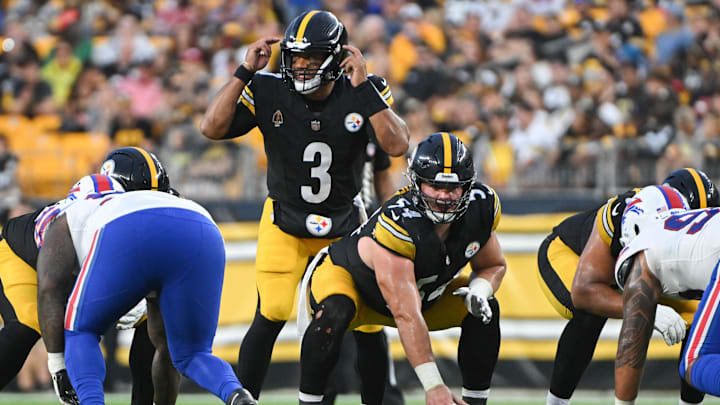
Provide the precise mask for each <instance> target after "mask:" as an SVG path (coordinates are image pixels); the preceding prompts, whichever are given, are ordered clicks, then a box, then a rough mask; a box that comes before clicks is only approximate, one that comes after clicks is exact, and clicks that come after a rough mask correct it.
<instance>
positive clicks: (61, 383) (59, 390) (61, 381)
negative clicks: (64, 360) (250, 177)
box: [52, 369, 80, 405]
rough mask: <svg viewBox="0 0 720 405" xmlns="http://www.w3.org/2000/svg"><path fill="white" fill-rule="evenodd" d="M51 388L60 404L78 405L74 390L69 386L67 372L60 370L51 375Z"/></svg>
mask: <svg viewBox="0 0 720 405" xmlns="http://www.w3.org/2000/svg"><path fill="white" fill-rule="evenodd" d="M52 381H53V388H55V395H57V397H58V399H59V400H60V403H61V404H65V405H80V401H79V400H78V397H77V394H75V389H74V388H73V387H72V384H70V377H69V376H68V373H67V370H65V369H63V370H60V371H58V372H56V373H54V374H53V375H52Z"/></svg>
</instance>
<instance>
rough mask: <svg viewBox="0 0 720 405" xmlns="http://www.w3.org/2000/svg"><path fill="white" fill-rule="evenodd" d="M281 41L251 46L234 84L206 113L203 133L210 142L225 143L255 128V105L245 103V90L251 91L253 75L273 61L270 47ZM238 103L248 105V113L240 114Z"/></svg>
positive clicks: (229, 84)
mask: <svg viewBox="0 0 720 405" xmlns="http://www.w3.org/2000/svg"><path fill="white" fill-rule="evenodd" d="M278 41H279V39H278V38H271V37H268V38H262V39H260V40H257V41H255V42H254V43H252V44H250V46H249V47H248V51H247V55H246V56H245V61H244V62H243V63H242V64H241V65H240V66H239V67H238V69H237V70H236V71H235V74H234V75H233V77H232V78H231V79H230V81H229V82H228V83H227V84H225V86H223V87H222V89H220V91H219V92H218V93H217V94H216V95H215V97H214V98H213V100H212V102H210V106H209V107H208V109H207V111H205V115H203V119H202V122H201V123H200V132H202V134H203V135H205V136H206V137H207V138H210V139H225V138H228V137H230V136H229V135H235V136H237V135H242V134H244V133H246V132H247V131H249V130H251V129H252V128H253V127H254V126H255V123H254V121H255V114H254V110H255V106H254V104H253V105H252V107H250V106H248V105H247V104H246V103H250V101H249V100H246V99H245V98H242V99H241V96H243V97H244V96H245V94H244V90H245V91H247V87H246V86H247V85H248V84H249V83H250V80H251V79H252V76H253V74H254V73H255V72H257V71H258V70H260V69H262V68H264V67H265V66H266V65H267V63H268V61H269V60H270V54H271V51H270V45H272V44H274V43H276V42H278ZM250 94H252V92H251V93H250ZM238 99H240V101H241V102H242V103H243V104H246V106H247V107H248V111H247V112H246V111H240V112H239V114H236V110H237V108H238V106H237V105H238ZM241 108H242V107H241ZM250 113H252V114H250ZM243 130H244V131H243ZM241 131H242V132H241Z"/></svg>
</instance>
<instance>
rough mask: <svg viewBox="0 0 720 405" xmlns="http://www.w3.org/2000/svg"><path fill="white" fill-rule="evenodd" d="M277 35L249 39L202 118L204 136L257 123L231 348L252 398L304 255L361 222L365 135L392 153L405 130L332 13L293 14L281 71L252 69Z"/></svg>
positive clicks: (377, 353) (373, 378) (379, 358)
mask: <svg viewBox="0 0 720 405" xmlns="http://www.w3.org/2000/svg"><path fill="white" fill-rule="evenodd" d="M278 41H279V39H277V38H263V39H261V40H259V41H257V42H255V43H253V44H251V45H250V46H249V48H248V52H247V56H246V59H245V61H244V62H243V63H242V64H241V65H240V66H239V67H238V69H237V70H236V71H235V74H234V77H233V78H232V79H231V80H230V82H229V83H227V84H226V85H225V86H224V87H223V88H222V89H221V90H220V92H218V94H217V95H216V96H215V98H214V100H213V101H212V103H211V104H210V107H209V108H208V110H207V112H206V113H205V116H204V117H203V122H202V124H201V130H202V133H203V134H204V135H205V136H206V137H208V138H210V139H230V138H234V137H237V136H241V135H243V134H245V133H247V132H248V131H250V130H251V129H252V128H254V127H256V126H257V127H258V128H259V129H260V130H261V131H262V134H263V137H264V143H265V153H266V155H267V160H268V169H267V182H268V189H269V197H268V199H267V200H266V202H265V205H264V208H263V213H262V218H261V220H260V229H259V234H258V247H257V255H256V281H257V290H258V306H257V310H256V313H255V318H254V320H253V323H252V324H251V326H250V329H249V330H248V332H247V334H246V335H245V337H244V339H243V342H242V345H241V346H240V353H239V356H238V375H239V377H240V379H241V380H242V381H243V383H244V384H245V386H246V387H247V388H248V390H250V392H251V393H252V394H253V396H254V397H255V398H259V395H260V391H261V389H262V384H263V381H264V379H265V375H266V373H267V368H268V365H269V363H270V357H271V354H272V349H273V346H274V344H275V340H276V339H277V336H278V334H279V333H280V330H281V329H282V327H283V325H284V324H285V322H286V321H287V320H288V318H289V317H290V312H291V310H292V307H293V301H294V297H295V294H296V289H297V285H298V283H299V281H300V279H301V278H302V275H303V272H304V271H305V268H306V266H307V264H308V261H309V259H310V258H311V257H312V256H314V255H315V254H317V252H318V251H319V250H320V249H321V248H323V247H325V246H327V245H328V244H329V243H330V242H332V241H333V240H336V239H337V238H338V237H340V236H341V235H344V234H347V233H349V232H350V231H352V229H354V228H355V227H356V226H357V224H358V223H359V222H360V221H359V217H358V212H357V210H356V209H355V207H354V206H353V204H352V201H353V198H354V197H355V196H356V195H357V194H358V192H359V191H360V188H361V186H362V169H363V163H364V156H365V149H366V145H367V144H368V142H369V141H370V139H371V137H373V136H374V137H375V138H376V139H377V143H378V145H379V146H380V147H381V148H382V149H383V150H384V151H385V152H387V153H388V154H389V155H391V156H400V155H402V154H404V153H405V152H406V151H407V148H408V139H409V133H408V129H407V126H406V125H405V122H404V121H403V120H402V119H401V118H400V117H399V116H397V115H396V114H395V113H394V112H393V111H392V110H391V109H390V105H392V102H393V98H392V92H391V91H390V88H389V87H388V85H387V83H386V82H385V80H384V79H382V78H380V77H377V76H372V75H368V74H367V70H366V67H365V60H364V59H363V57H362V54H361V53H360V51H359V50H358V49H357V48H355V47H353V46H350V45H348V44H347V31H346V30H345V27H344V26H343V25H342V23H341V22H340V21H339V20H338V19H337V18H336V17H335V15H333V14H332V13H330V12H327V11H318V10H314V11H309V12H305V13H303V14H301V15H299V16H297V17H296V18H295V19H293V21H292V22H291V23H290V25H289V26H288V28H287V30H286V32H285V37H284V38H283V39H282V41H281V43H280V48H281V57H280V60H281V68H280V70H281V74H280V75H277V74H266V73H261V72H258V71H259V70H260V69H262V68H264V67H265V66H266V65H267V63H268V61H269V58H270V52H271V50H270V45H272V44H274V43H276V42H278ZM346 73H348V74H349V75H346ZM238 99H239V100H240V102H238ZM379 330H380V328H379V327H375V326H373V327H369V328H366V329H364V330H363V331H362V332H369V333H363V335H364V339H363V344H359V345H358V350H361V351H362V354H361V356H362V358H364V359H368V360H369V361H368V363H370V364H377V365H378V369H379V367H380V365H382V364H387V358H386V357H387V356H386V349H385V343H384V337H383V336H382V335H381V334H379V333H377V332H378V331H379ZM357 336H358V335H356V337H357ZM382 375H383V374H382V373H377V372H376V369H375V368H372V369H369V370H365V369H364V368H362V370H361V378H362V380H363V386H364V387H366V388H367V389H364V390H363V391H364V392H365V393H368V395H371V396H374V395H376V394H377V393H379V392H381V391H382V388H380V387H381V386H380V385H379V384H381V383H382V384H384V381H382V382H381V381H378V378H379V377H381V376H382ZM368 400H370V401H372V399H368Z"/></svg>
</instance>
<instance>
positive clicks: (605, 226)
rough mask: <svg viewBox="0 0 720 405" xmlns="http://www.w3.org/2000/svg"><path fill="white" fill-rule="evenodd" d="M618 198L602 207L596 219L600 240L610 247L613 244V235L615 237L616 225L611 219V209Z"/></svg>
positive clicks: (612, 199)
mask: <svg viewBox="0 0 720 405" xmlns="http://www.w3.org/2000/svg"><path fill="white" fill-rule="evenodd" d="M616 199H617V197H613V198H611V199H610V200H608V202H607V203H605V205H603V206H602V207H600V208H599V209H598V211H597V214H596V217H595V227H596V228H597V231H598V233H599V234H600V238H601V239H602V240H603V241H604V242H605V243H606V244H607V245H608V246H610V244H611V243H612V239H613V235H614V233H615V232H614V231H615V230H614V225H613V223H612V220H611V218H610V215H611V212H612V210H611V207H612V205H613V202H615V200H616Z"/></svg>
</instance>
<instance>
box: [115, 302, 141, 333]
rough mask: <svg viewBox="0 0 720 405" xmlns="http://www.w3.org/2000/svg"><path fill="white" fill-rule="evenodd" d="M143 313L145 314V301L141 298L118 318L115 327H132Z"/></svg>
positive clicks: (122, 328) (121, 328)
mask: <svg viewBox="0 0 720 405" xmlns="http://www.w3.org/2000/svg"><path fill="white" fill-rule="evenodd" d="M145 315H147V301H145V298H143V299H142V300H141V301H140V302H138V304H137V305H135V306H134V307H133V308H132V309H131V310H130V311H128V313H127V314H125V315H123V316H122V317H121V318H120V319H118V321H117V323H116V324H115V328H116V329H120V330H124V329H132V328H134V327H135V325H137V324H138V322H140V320H141V319H142V318H143V317H144V316H145Z"/></svg>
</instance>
